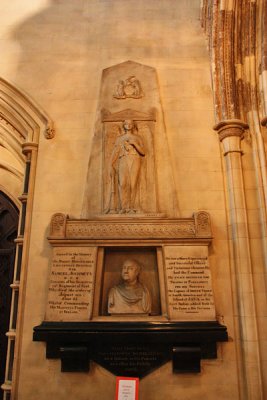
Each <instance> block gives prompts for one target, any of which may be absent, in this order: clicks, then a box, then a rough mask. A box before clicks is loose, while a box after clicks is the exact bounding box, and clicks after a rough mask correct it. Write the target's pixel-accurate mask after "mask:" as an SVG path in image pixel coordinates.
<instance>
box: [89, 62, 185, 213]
mask: <svg viewBox="0 0 267 400" xmlns="http://www.w3.org/2000/svg"><path fill="white" fill-rule="evenodd" d="M96 183H97V185H96ZM96 186H97V187H96ZM163 214H165V215H169V216H177V215H178V203H177V199H176V192H175V187H174V181H173V175H172V170H171V168H170V162H169V149H168V143H167V137H166V132H165V126H164V119H163V112H162V108H161V102H160V96H159V87H158V80H157V75H156V71H155V69H154V68H151V67H148V66H145V65H141V64H138V63H135V62H133V61H126V62H124V63H122V64H118V65H115V66H113V67H110V68H107V69H105V70H104V71H103V74H102V80H101V90H100V96H99V104H98V117H97V120H96V124H95V136H94V142H93V151H92V155H91V159H90V162H89V168H88V178H87V187H86V190H85V195H84V203H83V211H82V217H84V218H88V217H89V216H91V215H107V216H110V215H120V216H122V217H123V216H125V215H130V216H131V215H132V216H134V215H135V216H136V217H138V216H144V215H147V216H149V215H163Z"/></svg>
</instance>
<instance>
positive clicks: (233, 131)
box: [213, 119, 249, 141]
mask: <svg viewBox="0 0 267 400" xmlns="http://www.w3.org/2000/svg"><path fill="white" fill-rule="evenodd" d="M248 127H249V126H248V124H246V123H245V122H243V121H241V120H240V119H227V120H223V121H220V122H218V124H216V125H215V126H214V127H213V129H214V130H215V131H218V135H219V139H220V141H223V140H224V139H225V138H227V137H230V136H236V137H239V138H240V139H243V138H244V131H245V130H246V129H248Z"/></svg>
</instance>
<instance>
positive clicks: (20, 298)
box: [0, 77, 55, 400]
mask: <svg viewBox="0 0 267 400" xmlns="http://www.w3.org/2000/svg"><path fill="white" fill-rule="evenodd" d="M40 134H43V135H44V137H45V138H46V139H52V138H53V137H54V134H55V132H54V128H53V122H52V120H51V118H50V117H49V116H48V115H47V114H46V113H45V112H44V111H43V110H42V109H41V108H40V107H39V106H38V105H37V104H36V103H35V102H34V101H33V100H32V99H30V98H29V97H28V96H27V95H26V94H25V93H23V92H22V91H21V90H19V89H18V88H16V87H15V86H14V85H12V84H10V83H9V82H7V81H6V80H4V79H3V78H1V77H0V146H1V147H2V148H3V149H4V151H5V152H7V153H8V154H9V155H10V156H12V157H9V158H8V159H11V160H14V165H12V164H13V162H12V161H9V162H6V161H5V160H2V161H3V162H1V161H0V172H1V170H2V171H3V173H5V174H6V176H7V180H5V181H4V182H1V190H3V191H4V192H5V193H10V194H11V195H12V196H11V197H16V196H17V195H18V194H21V195H20V196H19V197H18V199H19V201H20V207H19V209H20V216H19V227H18V237H17V239H16V240H15V242H16V257H15V266H14V276H13V283H12V285H11V288H12V301H11V304H12V306H11V314H10V324H9V331H8V332H7V337H8V349H7V362H6V372H5V382H4V383H3V382H0V384H2V386H1V388H2V390H3V391H4V400H6V399H8V398H10V394H13V392H14V393H15V389H16V376H17V371H18V370H19V359H20V357H19V354H20V344H21V332H22V329H23V313H24V306H23V305H24V297H25V287H26V279H27V264H28V250H29V239H30V232H31V218H32V206H33V193H34V192H33V190H34V181H35V174H36V163H37V154H38V144H39V138H40ZM14 176H15V177H16V179H17V180H18V185H17V188H19V193H17V191H18V190H17V189H16V190H14V191H13V192H14V193H11V192H12V189H11V188H10V187H9V183H8V182H9V179H8V177H10V179H12V177H13V178H14ZM14 360H16V363H15V362H14Z"/></svg>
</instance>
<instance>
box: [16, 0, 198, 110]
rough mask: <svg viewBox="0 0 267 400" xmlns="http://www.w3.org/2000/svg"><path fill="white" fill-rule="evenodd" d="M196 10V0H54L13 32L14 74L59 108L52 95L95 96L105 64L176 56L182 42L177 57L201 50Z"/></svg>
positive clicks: (37, 95)
mask: <svg viewBox="0 0 267 400" xmlns="http://www.w3.org/2000/svg"><path fill="white" fill-rule="evenodd" d="M189 7H190V11H191V14H192V16H191V17H190V21H189V20H188V18H189V11H188V8H189ZM198 13H199V2H198V0H194V1H192V0H191V1H190V6H188V5H186V4H183V5H182V7H177V3H176V2H174V1H172V0H165V1H162V2H154V1H152V2H151V1H149V2H147V3H145V2H143V1H141V0H139V1H132V0H127V1H125V2H124V1H110V0H108V1H104V0H90V1H89V0H75V1H73V0H53V1H51V3H50V4H49V6H48V7H47V8H45V9H43V10H42V11H40V12H39V13H36V14H35V15H33V16H31V17H30V18H28V19H26V20H25V21H24V22H23V23H21V24H20V25H19V26H18V27H17V28H16V29H15V30H14V32H13V39H14V40H15V41H16V42H17V43H19V45H20V48H21V56H20V59H19V61H18V69H17V72H16V76H15V79H14V80H15V81H16V83H17V84H18V85H19V86H20V87H22V88H23V89H24V90H25V91H26V92H27V93H29V94H30V95H32V96H33V97H35V99H36V101H38V102H39V103H40V104H41V105H42V106H43V107H44V108H45V109H46V110H47V111H48V112H50V111H51V110H53V111H54V112H57V111H58V110H57V109H55V110H54V109H53V103H52V104H51V100H52V102H54V101H56V100H57V101H58V100H64V101H65V100H68V101H70V100H78V99H83V98H88V99H90V98H93V97H97V96H98V85H99V82H100V74H101V70H102V69H103V68H106V67H108V66H111V65H113V64H117V63H119V62H122V61H125V60H128V59H132V60H135V61H141V62H142V63H145V62H146V61H145V60H147V63H148V65H150V64H151V65H152V66H153V64H154V63H155V61H154V60H155V59H156V60H157V61H159V60H160V59H161V60H163V61H164V60H165V62H166V60H170V59H171V58H172V59H173V57H175V55H177V49H178V48H179V51H178V53H179V57H181V56H182V54H183V53H186V54H187V52H188V48H189V47H190V48H191V51H192V49H193V48H196V50H197V48H198V46H199V40H200V39H199V32H200V29H201V28H200V24H199V21H198V19H197V15H198ZM188 22H190V23H188ZM189 30H190V32H191V36H190V41H189V40H188V31H189ZM170 37H171V38H172V40H170ZM195 56H196V54H195ZM152 59H154V60H153V61H152ZM168 62H169V61H168ZM80 107H82V105H80ZM72 108H73V107H70V111H72ZM93 111H94V110H93Z"/></svg>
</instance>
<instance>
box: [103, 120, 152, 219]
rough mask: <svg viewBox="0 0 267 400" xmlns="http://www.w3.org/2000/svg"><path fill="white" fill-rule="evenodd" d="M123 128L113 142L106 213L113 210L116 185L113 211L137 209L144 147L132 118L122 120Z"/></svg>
mask: <svg viewBox="0 0 267 400" xmlns="http://www.w3.org/2000/svg"><path fill="white" fill-rule="evenodd" d="M123 130H124V133H123V135H121V136H119V137H118V138H117V140H116V142H115V145H114V148H113V151H112V154H111V158H110V179H111V185H110V190H109V193H108V206H107V208H106V211H105V212H106V213H109V212H112V211H113V212H114V210H111V206H110V204H111V198H112V195H113V194H114V193H113V192H114V188H116V187H117V191H118V193H117V198H118V204H117V210H115V212H119V213H121V214H123V213H136V212H137V211H138V207H137V206H136V195H137V190H138V183H139V177H140V168H141V159H142V157H144V156H145V149H144V144H143V140H142V138H141V137H140V136H139V135H137V134H136V133H135V131H136V130H137V126H136V125H135V124H134V122H133V121H132V120H125V121H124V122H123ZM115 181H116V182H115ZM116 183H117V185H116Z"/></svg>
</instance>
